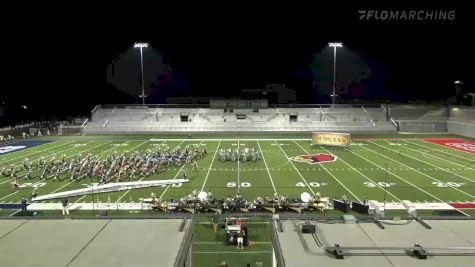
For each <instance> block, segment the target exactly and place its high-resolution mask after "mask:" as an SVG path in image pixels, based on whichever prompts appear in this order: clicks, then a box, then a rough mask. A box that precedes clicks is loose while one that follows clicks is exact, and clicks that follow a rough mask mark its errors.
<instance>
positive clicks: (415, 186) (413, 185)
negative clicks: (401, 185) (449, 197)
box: [345, 148, 470, 217]
mask: <svg viewBox="0 0 475 267" xmlns="http://www.w3.org/2000/svg"><path fill="white" fill-rule="evenodd" d="M345 149H346V150H347V151H348V152H350V153H352V154H354V155H356V156H358V157H360V158H362V159H364V160H366V161H367V162H369V163H371V164H373V165H374V166H376V167H378V168H380V169H383V167H381V166H379V165H378V164H376V163H374V162H373V161H371V160H369V159H367V158H365V157H362V156H360V155H358V154H356V153H354V152H353V151H351V150H349V149H348V148H345ZM367 150H369V151H371V152H373V153H375V154H376V155H379V156H383V155H382V154H381V153H378V152H375V151H373V150H371V149H367ZM386 171H387V172H388V173H389V174H391V175H392V176H394V177H396V178H398V179H399V180H401V181H403V182H405V183H406V184H408V185H411V186H412V187H414V188H416V189H417V190H419V191H421V192H423V193H425V194H427V195H429V196H430V197H432V198H433V199H436V200H437V201H439V202H442V203H446V202H445V201H443V200H442V199H440V198H438V197H436V196H434V195H432V194H431V193H429V192H427V191H425V190H424V189H422V188H420V187H418V186H417V185H415V184H413V183H411V182H409V181H407V180H406V179H404V178H402V177H401V176H399V175H397V174H395V173H393V172H392V171H390V170H386ZM456 210H457V211H459V212H460V213H462V214H464V215H465V216H468V217H470V215H468V214H466V213H465V212H463V211H461V210H459V209H456Z"/></svg>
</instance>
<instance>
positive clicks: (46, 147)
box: [0, 135, 475, 203]
mask: <svg viewBox="0 0 475 267" xmlns="http://www.w3.org/2000/svg"><path fill="white" fill-rule="evenodd" d="M299 137H300V136H296V137H295V138H292V136H290V135H289V136H287V137H286V138H281V139H272V138H270V136H269V135H267V136H262V137H261V138H255V137H252V138H243V137H241V138H237V137H234V136H222V137H221V138H214V137H213V139H211V138H210V139H206V138H204V139H196V138H185V139H180V138H169V139H160V137H159V136H155V137H151V136H147V138H143V139H140V140H138V139H137V138H129V139H127V138H123V137H121V138H117V139H110V138H101V137H100V136H99V137H89V138H88V137H87V136H86V137H85V138H71V139H68V138H63V139H51V142H47V143H44V144H36V145H33V146H28V142H35V139H33V140H30V141H20V142H15V143H13V144H10V145H6V146H9V148H7V147H5V145H4V146H3V147H0V151H3V152H5V153H3V154H0V168H2V167H7V168H8V166H10V165H11V164H15V165H16V166H21V165H22V162H23V160H24V158H28V159H29V160H30V161H32V162H34V163H35V164H36V163H37V162H38V159H39V158H40V157H42V156H44V157H45V158H46V160H48V161H49V160H50V159H51V157H52V156H55V157H56V158H57V159H59V158H60V157H61V155H63V154H65V155H66V156H67V159H66V160H67V161H69V160H70V159H72V158H75V157H76V156H77V155H78V154H82V156H83V157H84V156H85V155H87V154H88V153H92V155H93V156H95V155H98V156H99V157H100V158H101V159H103V158H105V157H106V156H107V155H111V154H112V153H114V152H115V151H117V152H118V153H119V154H120V153H121V152H124V151H128V152H131V151H139V152H141V153H144V152H145V151H147V150H148V149H151V150H155V149H157V148H159V147H166V146H168V147H170V148H174V147H177V146H179V147H181V148H184V147H185V146H186V145H194V144H199V145H203V146H206V147H207V152H208V155H207V156H206V157H204V158H202V159H200V160H198V165H199V170H198V171H192V166H191V165H190V164H185V165H181V166H175V167H171V168H168V169H166V170H164V171H161V172H159V173H158V174H154V175H151V176H148V177H145V178H137V179H136V181H138V180H158V179H181V178H182V176H181V175H182V174H181V171H182V170H185V171H186V173H187V174H188V178H189V180H190V181H189V182H188V183H184V184H176V185H173V186H163V187H155V188H146V189H137V190H132V191H122V192H115V193H104V194H98V195H95V196H94V200H93V197H92V196H90V195H89V196H81V197H74V198H70V203H86V202H88V203H90V202H92V201H95V202H103V203H105V202H108V203H117V202H120V203H124V202H132V203H138V202H140V200H139V199H140V198H148V197H150V195H151V193H152V192H154V193H156V194H157V196H159V197H161V198H162V199H164V200H168V199H179V198H181V197H183V196H186V195H188V194H190V193H191V192H192V191H193V190H198V191H207V192H209V191H211V192H212V193H213V194H214V195H215V196H216V197H217V198H226V197H227V196H231V197H233V196H235V195H236V194H237V193H240V194H241V195H243V197H244V198H245V199H248V200H253V199H255V198H256V197H258V196H260V197H270V196H272V195H273V193H274V192H277V193H278V194H284V195H287V196H289V197H290V198H299V196H300V194H301V193H303V192H308V193H310V194H315V193H317V192H320V193H321V194H322V196H324V197H330V198H331V199H333V198H341V197H342V196H343V195H346V196H347V197H348V199H350V200H355V201H361V202H362V201H363V200H364V199H365V197H366V198H367V199H368V200H378V201H383V200H384V199H386V200H387V201H400V200H411V201H414V202H416V203H417V202H419V203H425V202H430V203H432V202H447V203H470V202H475V187H474V182H475V151H474V150H475V149H474V147H475V145H474V143H473V142H472V141H466V140H462V139H460V138H457V139H453V137H451V139H447V138H445V139H444V138H443V137H437V138H436V139H423V138H421V139H418V138H404V139H403V138H401V139H395V138H392V139H389V138H388V139H385V138H379V139H370V138H368V139H364V138H361V139H353V140H352V143H351V145H350V147H349V148H337V147H324V146H312V145H311V140H310V138H308V139H305V138H299ZM402 137H404V136H402ZM181 138H183V137H181ZM41 140H44V139H41ZM441 140H442V141H441ZM25 144H26V145H25ZM15 147H17V148H15ZM18 147H19V148H18ZM238 147H239V149H240V150H243V149H245V148H248V149H252V148H254V149H255V150H257V151H258V152H259V153H260V154H261V159H260V160H257V161H255V162H253V161H245V162H243V161H224V162H223V161H221V160H220V159H219V158H218V150H219V149H225V150H228V149H232V150H235V149H236V148H238ZM7 152H8V153H7ZM24 174H25V171H24V170H22V171H20V172H19V173H18V177H19V178H18V181H19V183H20V187H22V190H20V191H13V187H12V181H11V180H10V178H9V177H5V176H1V177H0V203H19V202H20V200H21V198H22V197H27V198H30V197H31V193H32V192H33V187H37V188H38V193H39V195H40V196H41V195H45V194H50V193H55V192H61V191H67V190H73V189H79V188H84V187H86V186H88V185H89V184H91V183H96V182H98V181H97V180H91V179H90V178H83V179H82V180H80V181H79V182H74V181H70V175H67V174H64V175H63V176H62V177H61V180H60V181H57V182H53V181H52V180H51V179H49V180H47V181H40V180H39V176H40V173H39V171H36V172H34V173H33V177H34V179H32V180H25V179H24V178H23V176H24ZM53 201H55V202H57V201H59V200H52V201H46V202H53Z"/></svg>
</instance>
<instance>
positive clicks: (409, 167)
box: [365, 142, 475, 198]
mask: <svg viewBox="0 0 475 267" xmlns="http://www.w3.org/2000/svg"><path fill="white" fill-rule="evenodd" d="M371 143H372V142H371ZM372 144H375V145H378V144H376V143H372ZM378 146H380V145H378ZM380 147H383V148H386V146H380ZM365 148H366V147H365ZM366 149H369V148H366ZM369 150H371V149H369ZM389 150H392V149H389ZM392 151H394V152H395V150H392ZM401 154H403V153H401ZM382 156H383V157H385V158H387V159H389V160H392V161H394V162H397V163H399V164H400V165H403V166H405V167H406V168H408V169H410V170H412V171H415V172H417V173H420V174H422V175H423V176H425V177H427V178H429V179H432V180H433V181H436V182H439V183H444V181H441V180H439V179H436V178H434V177H432V176H430V175H428V174H425V173H423V172H421V171H419V170H416V169H414V168H412V167H411V166H408V165H406V164H404V163H402V162H400V161H398V160H396V159H394V158H391V157H388V156H386V155H382ZM411 158H412V157H411ZM414 159H415V158H414ZM421 162H423V161H421ZM430 165H432V164H430ZM432 166H433V165H432ZM447 186H448V187H450V188H452V189H454V190H456V191H459V192H460V193H462V194H465V195H467V196H469V197H471V198H475V196H474V195H471V194H469V193H467V192H465V191H463V190H460V189H458V188H456V187H454V186H451V185H449V184H447Z"/></svg>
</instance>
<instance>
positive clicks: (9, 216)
mask: <svg viewBox="0 0 475 267" xmlns="http://www.w3.org/2000/svg"><path fill="white" fill-rule="evenodd" d="M20 211H21V210H17V211H15V212H13V213H12V214H10V215H8V217H12V216H13V215H15V214H17V213H18V212H20Z"/></svg>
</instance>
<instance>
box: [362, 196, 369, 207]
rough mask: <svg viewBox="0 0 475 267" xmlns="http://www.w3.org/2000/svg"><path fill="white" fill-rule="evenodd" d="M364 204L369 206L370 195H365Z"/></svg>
mask: <svg viewBox="0 0 475 267" xmlns="http://www.w3.org/2000/svg"><path fill="white" fill-rule="evenodd" d="M363 204H364V205H368V195H366V194H364V198H363Z"/></svg>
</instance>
